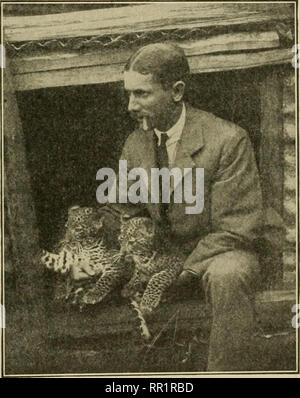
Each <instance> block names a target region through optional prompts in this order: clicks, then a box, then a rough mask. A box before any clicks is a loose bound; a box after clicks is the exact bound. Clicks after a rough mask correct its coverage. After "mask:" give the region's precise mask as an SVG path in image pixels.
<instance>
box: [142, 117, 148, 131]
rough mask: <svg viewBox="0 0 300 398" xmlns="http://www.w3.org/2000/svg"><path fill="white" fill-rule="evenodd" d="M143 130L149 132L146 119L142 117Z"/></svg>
mask: <svg viewBox="0 0 300 398" xmlns="http://www.w3.org/2000/svg"><path fill="white" fill-rule="evenodd" d="M143 130H144V131H148V130H149V126H148V122H147V118H145V117H143Z"/></svg>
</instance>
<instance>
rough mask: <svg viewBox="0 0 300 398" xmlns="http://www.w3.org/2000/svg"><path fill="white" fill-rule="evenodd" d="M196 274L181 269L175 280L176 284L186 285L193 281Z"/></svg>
mask: <svg viewBox="0 0 300 398" xmlns="http://www.w3.org/2000/svg"><path fill="white" fill-rule="evenodd" d="M196 277H197V275H195V274H193V273H191V272H188V271H182V272H181V274H180V275H179V277H178V278H177V280H176V286H182V285H188V284H189V283H190V282H191V281H193V280H194V279H195V278H196Z"/></svg>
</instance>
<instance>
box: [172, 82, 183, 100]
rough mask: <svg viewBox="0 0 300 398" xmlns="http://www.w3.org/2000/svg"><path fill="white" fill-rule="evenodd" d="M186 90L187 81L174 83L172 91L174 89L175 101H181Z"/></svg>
mask: <svg viewBox="0 0 300 398" xmlns="http://www.w3.org/2000/svg"><path fill="white" fill-rule="evenodd" d="M184 90H185V83H184V82H183V81H182V80H179V81H178V82H176V83H174V84H173V87H172V91H173V100H174V101H175V102H179V101H181V100H182V98H183V94H184Z"/></svg>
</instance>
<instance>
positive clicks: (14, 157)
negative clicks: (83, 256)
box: [3, 62, 43, 301]
mask: <svg viewBox="0 0 300 398" xmlns="http://www.w3.org/2000/svg"><path fill="white" fill-rule="evenodd" d="M3 83H4V163H5V166H4V172H5V178H4V180H5V189H4V194H5V208H6V223H7V225H6V230H7V231H8V234H9V242H10V255H11V257H12V258H11V259H10V261H11V262H12V263H13V264H14V267H13V269H14V272H15V274H16V279H17V292H16V294H17V295H18V297H20V298H22V299H24V300H25V301H27V300H28V299H29V298H33V297H40V292H41V290H40V288H41V287H42V271H43V269H42V267H39V266H38V265H37V264H36V259H37V256H38V253H39V241H38V228H37V223H36V217H35V211H34V203H33V198H32V195H31V187H30V176H29V172H28V170H27V165H26V152H25V145H24V137H23V131H22V124H21V120H20V117H19V111H18V106H17V101H16V97H15V92H14V87H13V80H12V78H11V74H10V71H9V62H6V68H5V69H4V81H3Z"/></svg>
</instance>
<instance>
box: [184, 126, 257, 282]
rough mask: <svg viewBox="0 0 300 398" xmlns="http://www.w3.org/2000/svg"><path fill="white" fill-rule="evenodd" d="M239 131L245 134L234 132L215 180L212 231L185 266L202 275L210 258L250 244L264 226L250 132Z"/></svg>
mask: <svg viewBox="0 0 300 398" xmlns="http://www.w3.org/2000/svg"><path fill="white" fill-rule="evenodd" d="M239 131H241V132H242V134H238V135H237V134H236V135H234V136H233V137H231V138H230V139H229V140H228V141H227V142H226V144H225V145H224V147H223V150H222V154H221V158H220V162H219V167H218V170H217V172H216V174H215V176H214V178H213V181H212V185H211V190H210V195H211V197H210V201H209V202H210V209H209V211H210V225H211V228H210V232H209V233H208V234H207V235H206V236H204V237H203V238H202V239H201V240H200V241H199V243H198V244H197V246H196V248H195V249H194V251H193V252H192V253H191V254H190V256H189V257H188V258H187V260H186V262H185V265H184V270H186V271H189V272H192V273H194V274H197V275H199V276H201V274H202V272H203V270H204V269H203V267H204V264H203V262H204V261H205V260H206V259H208V258H211V257H213V256H215V255H217V254H220V253H224V252H227V251H230V250H234V249H236V248H242V247H247V246H248V247H249V244H250V245H251V242H253V240H254V239H255V238H257V237H258V234H259V231H261V228H262V223H263V221H262V219H263V217H262V216H263V212H262V194H261V187H260V181H259V175H258V170H257V166H256V161H255V158H254V152H253V148H252V144H251V142H250V140H249V138H248V135H247V133H246V132H245V131H244V130H239ZM204 172H205V171H204ZM204 200H205V198H204Z"/></svg>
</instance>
